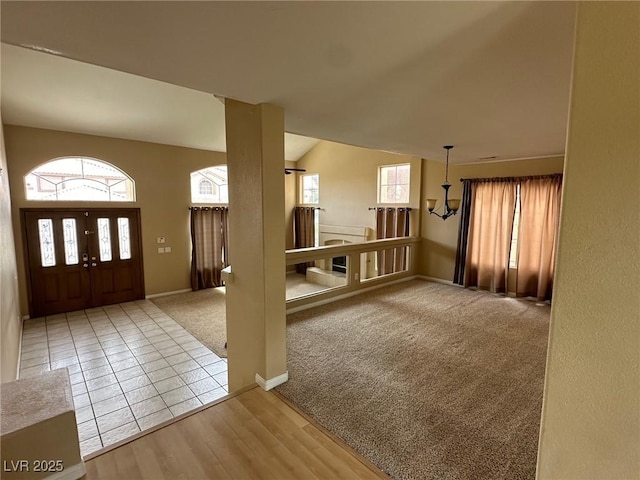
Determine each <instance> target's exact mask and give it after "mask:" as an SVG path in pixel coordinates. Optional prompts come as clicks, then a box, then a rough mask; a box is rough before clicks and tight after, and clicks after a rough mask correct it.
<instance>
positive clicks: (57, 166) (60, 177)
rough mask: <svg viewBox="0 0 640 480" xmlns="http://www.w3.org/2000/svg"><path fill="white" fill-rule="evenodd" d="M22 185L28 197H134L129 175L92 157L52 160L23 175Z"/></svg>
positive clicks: (113, 199)
mask: <svg viewBox="0 0 640 480" xmlns="http://www.w3.org/2000/svg"><path fill="white" fill-rule="evenodd" d="M24 186H25V190H26V196H27V200H53V201H55V200H87V201H103V202H133V201H135V186H134V183H133V180H132V179H131V177H129V176H128V175H127V174H126V173H124V172H123V171H122V170H120V169H118V168H116V167H114V166H113V165H111V164H109V163H106V162H103V161H101V160H97V159H95V158H87V157H64V158H58V159H55V160H51V161H50V162H47V163H44V164H42V165H40V166H39V167H37V168H34V169H33V170H31V171H30V172H29V173H28V174H27V175H25V177H24Z"/></svg>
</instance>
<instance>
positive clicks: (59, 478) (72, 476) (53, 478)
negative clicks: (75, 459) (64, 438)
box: [44, 460, 87, 480]
mask: <svg viewBox="0 0 640 480" xmlns="http://www.w3.org/2000/svg"><path fill="white" fill-rule="evenodd" d="M86 473H87V472H86V470H85V468H84V462H83V461H82V460H80V463H76V464H75V465H71V466H70V467H67V466H66V465H65V466H64V470H62V471H61V472H55V473H54V474H53V475H49V476H48V477H44V478H45V480H78V479H79V478H81V477H84V476H85V475H86Z"/></svg>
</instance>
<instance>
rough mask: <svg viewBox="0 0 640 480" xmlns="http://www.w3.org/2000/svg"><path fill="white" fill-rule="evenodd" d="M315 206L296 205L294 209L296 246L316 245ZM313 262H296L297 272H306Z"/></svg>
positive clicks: (307, 246)
mask: <svg viewBox="0 0 640 480" xmlns="http://www.w3.org/2000/svg"><path fill="white" fill-rule="evenodd" d="M315 215H316V209H315V207H295V208H294V209H293V230H294V232H293V233H294V247H295V248H309V247H314V246H315V238H316V226H315ZM312 266H313V262H307V263H298V264H296V272H298V273H305V272H306V271H307V268H309V267H312Z"/></svg>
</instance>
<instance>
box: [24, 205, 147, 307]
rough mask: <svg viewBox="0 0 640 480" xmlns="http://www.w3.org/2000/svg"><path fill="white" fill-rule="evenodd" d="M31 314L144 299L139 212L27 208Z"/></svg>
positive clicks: (25, 210)
mask: <svg viewBox="0 0 640 480" xmlns="http://www.w3.org/2000/svg"><path fill="white" fill-rule="evenodd" d="M22 217H23V225H24V232H25V239H26V246H27V248H26V257H27V262H28V267H27V268H28V272H29V300H30V302H29V303H30V307H29V308H30V314H31V317H40V316H44V315H53V314H55V313H61V312H69V311H73V310H80V309H84V308H90V307H97V306H100V305H108V304H112V303H121V302H128V301H131V300H136V299H140V298H143V296H144V280H143V275H142V248H141V237H140V210H139V209H133V208H123V209H83V210H80V209H70V210H57V209H23V210H22Z"/></svg>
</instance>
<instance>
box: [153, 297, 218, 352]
mask: <svg viewBox="0 0 640 480" xmlns="http://www.w3.org/2000/svg"><path fill="white" fill-rule="evenodd" d="M224 295H225V293H224V287H219V288H207V289H205V290H198V291H197V292H187V293H177V294H175V295H167V296H166V297H156V298H153V299H151V301H152V302H153V303H155V304H156V305H157V306H158V307H159V308H160V309H161V310H162V311H163V312H164V313H166V314H167V315H169V316H170V317H171V318H173V319H174V320H175V321H176V322H178V323H179V324H180V325H182V326H183V327H184V328H185V329H186V330H187V331H188V332H189V333H191V334H192V335H193V336H194V337H196V338H197V339H198V340H200V342H202V343H203V344H204V345H206V346H207V347H209V348H210V349H211V350H212V351H213V352H214V353H215V354H216V355H218V356H219V357H225V358H226V356H227V349H226V348H224V345H225V343H226V341H227V317H226V303H225V297H224Z"/></svg>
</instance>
